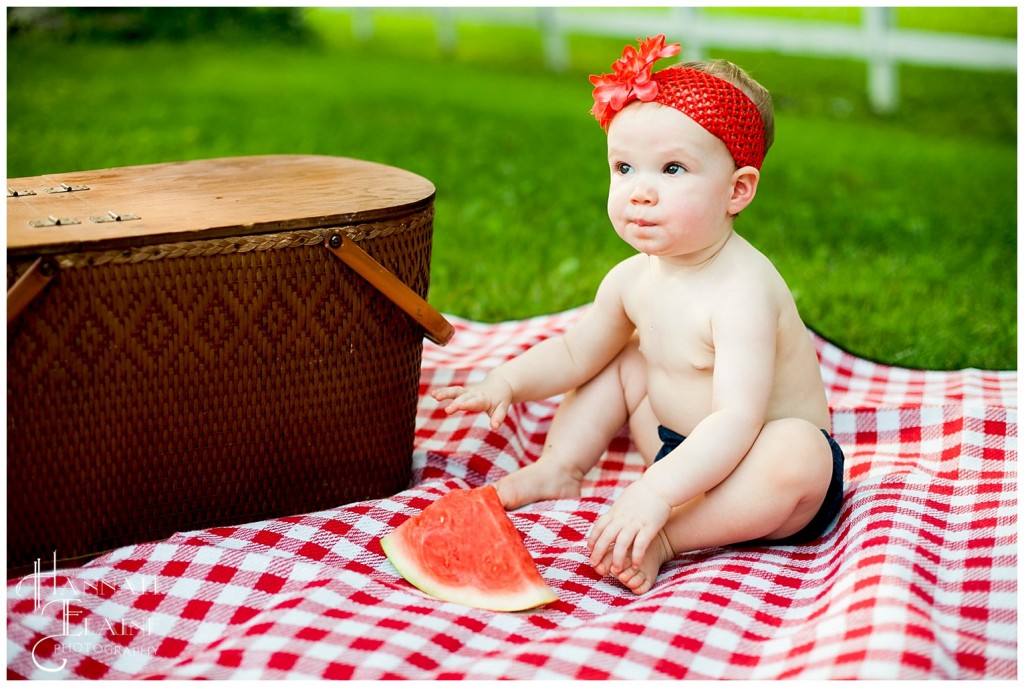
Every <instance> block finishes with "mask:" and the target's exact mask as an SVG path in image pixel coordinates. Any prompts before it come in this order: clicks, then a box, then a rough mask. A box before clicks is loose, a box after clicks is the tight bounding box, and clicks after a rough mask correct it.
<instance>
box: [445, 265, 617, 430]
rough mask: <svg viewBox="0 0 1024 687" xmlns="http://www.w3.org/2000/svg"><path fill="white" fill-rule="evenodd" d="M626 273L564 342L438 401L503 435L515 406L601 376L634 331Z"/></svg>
mask: <svg viewBox="0 0 1024 687" xmlns="http://www.w3.org/2000/svg"><path fill="white" fill-rule="evenodd" d="M624 272H625V269H624V268H623V265H622V264H620V265H619V266H617V267H616V268H614V269H613V270H612V271H611V272H609V273H608V275H607V276H606V277H605V279H604V280H603V281H602V283H601V286H600V288H598V291H597V295H596V296H595V298H594V303H593V305H591V306H590V307H589V308H588V309H587V310H586V312H584V313H583V315H582V316H581V317H580V319H579V320H578V321H577V322H576V323H575V324H574V325H573V326H572V327H570V328H569V329H568V331H566V333H565V334H564V335H562V336H558V337H553V338H550V339H545V340H544V341H542V342H540V343H539V344H537V345H536V346H534V347H532V348H531V349H529V350H528V351H526V352H525V353H523V354H521V355H519V356H518V357H516V358H513V359H512V360H510V361H508V362H506V363H504V364H503V365H500V366H499V367H497V368H495V369H494V370H492V371H491V372H490V374H488V375H487V377H485V378H484V379H483V380H482V381H481V382H478V383H476V384H470V385H468V386H466V387H461V386H451V387H446V388H443V389H437V390H436V391H434V392H433V393H432V394H431V395H432V396H433V397H434V399H435V400H437V401H444V400H448V399H453V400H452V402H451V403H450V404H449V405H448V406H447V408H445V412H446V413H448V414H449V415H451V414H452V413H455V412H457V411H476V412H485V413H487V414H488V415H489V416H490V418H491V427H492V428H494V429H497V428H498V427H500V426H501V423H502V421H503V420H504V419H505V414H506V413H507V412H508V408H509V406H510V405H511V404H512V403H519V402H522V401H534V400H540V399H544V398H549V397H551V396H554V395H556V394H560V393H564V392H566V391H569V390H571V389H575V388H576V387H578V386H580V385H581V384H583V383H584V382H586V381H588V380H589V379H590V378H591V377H593V376H594V375H595V374H597V373H598V372H600V371H601V370H602V369H603V368H604V367H605V366H606V365H607V364H608V363H609V362H611V361H612V359H613V358H614V357H615V355H616V354H617V353H618V352H619V351H621V350H622V348H623V346H625V345H626V342H627V341H629V337H630V336H631V335H632V333H633V331H634V326H633V323H632V322H630V320H629V318H628V317H626V313H625V310H624V309H623V307H622V300H621V293H622V291H621V289H622V287H623V285H624V284H626V283H628V280H627V278H626V275H625V274H624Z"/></svg>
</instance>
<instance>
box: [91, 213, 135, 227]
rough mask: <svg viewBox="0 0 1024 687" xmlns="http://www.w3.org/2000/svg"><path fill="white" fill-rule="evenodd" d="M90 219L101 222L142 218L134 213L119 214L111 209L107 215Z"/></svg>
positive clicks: (128, 220) (129, 220)
mask: <svg viewBox="0 0 1024 687" xmlns="http://www.w3.org/2000/svg"><path fill="white" fill-rule="evenodd" d="M89 219H91V220H92V221H93V222H96V223H97V224H100V223H103V222H131V221H132V220H133V219H141V218H140V217H139V216H138V215H132V214H124V215H119V214H117V213H116V212H114V211H113V210H110V211H108V212H107V214H105V215H100V216H98V217H90V218H89Z"/></svg>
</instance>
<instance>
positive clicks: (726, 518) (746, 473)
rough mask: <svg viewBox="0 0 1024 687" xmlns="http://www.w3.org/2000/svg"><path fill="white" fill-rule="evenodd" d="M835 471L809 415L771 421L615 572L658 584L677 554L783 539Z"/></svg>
mask: <svg viewBox="0 0 1024 687" xmlns="http://www.w3.org/2000/svg"><path fill="white" fill-rule="evenodd" d="M831 477H832V452H831V449H830V448H829V446H828V443H827V442H826V440H825V437H824V436H823V435H822V433H821V430H819V429H818V428H817V427H815V426H814V425H812V424H811V423H809V422H806V421H804V420H796V419H788V420H776V421H774V422H769V423H768V424H766V425H765V427H764V429H762V430H761V434H760V435H758V438H757V439H756V441H755V442H754V445H753V446H752V447H751V449H750V452H749V453H748V454H747V456H746V457H745V458H744V459H743V461H742V462H741V463H740V464H739V465H738V466H737V467H736V469H735V470H734V471H733V472H732V474H731V475H729V476H728V477H727V478H726V479H725V481H723V482H722V483H721V484H719V485H718V486H717V487H715V488H714V489H712V490H711V491H709V492H707V493H706V494H704V495H703V496H699V497H697V498H695V499H693V500H691V501H689V502H687V503H684V504H683V505H681V506H677V507H676V508H674V509H673V511H672V515H671V516H670V517H669V521H668V523H667V524H666V525H665V527H664V529H663V530H662V532H661V534H660V535H659V537H658V539H657V540H656V541H655V542H654V543H652V544H651V547H650V549H648V553H647V555H646V556H645V557H644V561H643V563H642V565H640V566H639V567H636V568H633V567H630V568H627V569H626V570H623V571H617V570H612V568H611V561H610V559H609V558H606V559H605V561H602V563H600V564H598V565H597V566H596V570H597V571H598V572H599V573H601V574H607V573H609V572H611V573H612V574H615V575H617V576H618V578H619V580H620V581H621V582H622V583H623V584H624V585H626V586H627V587H629V588H630V589H631V590H633V591H634V592H635V593H637V594H643V593H644V592H646V591H647V590H648V589H650V588H651V586H652V585H653V584H654V580H655V578H656V577H657V575H658V571H659V570H660V569H661V566H662V565H664V564H665V562H667V561H668V560H671V559H672V558H673V557H674V556H675V555H676V554H677V553H682V552H684V551H695V550H697V549H705V548H711V547H715V546H727V545H729V544H736V543H739V542H744V541H750V540H752V539H782V538H783V537H787V536H789V535H791V534H794V533H796V532H798V531H800V530H801V529H802V528H803V527H804V526H805V525H807V523H808V522H810V521H811V519H812V518H813V517H814V515H815V514H816V513H817V512H818V509H819V508H820V506H821V504H822V502H823V501H824V499H825V493H826V491H827V490H828V485H829V480H830V479H831Z"/></svg>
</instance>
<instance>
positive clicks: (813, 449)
mask: <svg viewBox="0 0 1024 687" xmlns="http://www.w3.org/2000/svg"><path fill="white" fill-rule="evenodd" d="M755 451H756V452H757V453H758V457H759V461H760V463H761V468H762V471H763V473H764V475H765V478H766V479H767V480H769V483H770V484H772V485H773V486H774V487H775V488H778V489H787V490H801V489H802V488H804V487H805V486H807V485H812V486H814V485H818V484H821V483H822V481H823V480H824V482H825V483H827V481H828V479H829V478H830V477H831V474H832V473H831V471H832V461H831V452H830V450H829V446H828V442H827V440H826V439H825V435H824V434H822V432H821V430H820V429H819V428H818V427H816V426H815V425H813V424H812V423H810V422H807V421H806V420H802V419H799V418H787V419H783V420H774V421H772V422H769V423H767V424H765V426H764V428H763V429H762V430H761V433H760V435H758V438H757V441H756V442H755V444H754V448H753V449H751V453H752V454H753V453H754V452H755ZM749 457H751V456H748V458H749Z"/></svg>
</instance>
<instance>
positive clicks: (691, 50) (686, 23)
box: [671, 7, 707, 61]
mask: <svg viewBox="0 0 1024 687" xmlns="http://www.w3.org/2000/svg"><path fill="white" fill-rule="evenodd" d="M671 21H672V26H675V27H676V29H677V31H678V32H679V33H678V35H679V42H680V43H682V44H683V51H682V53H680V55H679V59H680V60H681V61H682V60H686V61H697V60H703V59H704V58H705V57H707V50H706V49H705V47H704V42H703V41H702V40H701V35H700V10H699V9H698V8H696V7H674V8H672V20H671Z"/></svg>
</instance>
